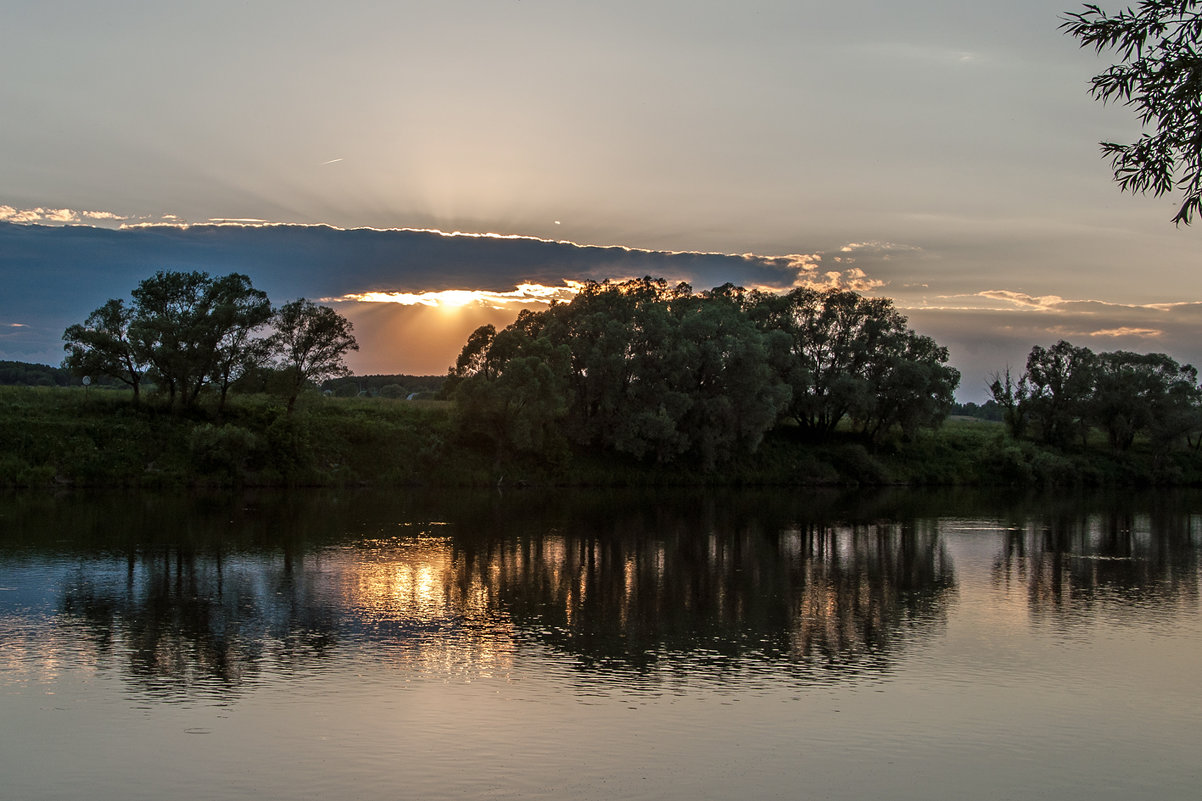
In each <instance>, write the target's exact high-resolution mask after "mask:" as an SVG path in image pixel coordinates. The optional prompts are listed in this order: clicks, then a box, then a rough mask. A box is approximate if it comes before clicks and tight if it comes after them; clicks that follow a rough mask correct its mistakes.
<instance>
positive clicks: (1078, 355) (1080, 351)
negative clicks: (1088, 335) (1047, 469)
mask: <svg viewBox="0 0 1202 801" xmlns="http://www.w3.org/2000/svg"><path fill="white" fill-rule="evenodd" d="M1096 367H1097V356H1096V355H1095V354H1094V352H1093V351H1091V350H1090V349H1089V348H1086V347H1077V346H1075V345H1072V344H1071V343H1069V342H1065V341H1064V340H1063V339H1062V340H1060V341H1059V342H1057V343H1056V344H1055V345H1053V346H1052V347H1050V348H1045V347H1042V346H1040V345H1036V346H1035V347H1033V348H1031V352H1030V354H1028V355H1027V373H1026V379H1027V382H1028V385H1029V387H1030V394H1029V396H1028V397H1027V401H1026V403H1027V407H1028V408H1029V409H1030V412H1029V415H1030V419H1031V421H1032V422H1033V423H1035V424H1037V425H1038V426H1039V430H1040V434H1041V436H1042V438H1043V441H1044V442H1046V443H1048V444H1049V445H1056V446H1058V447H1067V446H1068V445H1070V444H1071V443H1072V442H1073V441H1074V440H1076V439H1077V438H1078V437H1079V438H1080V439H1081V440H1082V442H1084V440H1085V437H1086V435H1087V434H1088V433H1089V403H1090V400H1091V399H1092V396H1093V389H1094V381H1095V378H1096V375H1097V372H1096Z"/></svg>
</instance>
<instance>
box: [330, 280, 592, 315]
mask: <svg viewBox="0 0 1202 801" xmlns="http://www.w3.org/2000/svg"><path fill="white" fill-rule="evenodd" d="M581 286H582V284H581V282H579V281H572V280H565V281H564V282H563V285H562V286H557V287H554V286H543V285H542V284H518V286H517V287H516V288H515V289H514V290H513V291H511V292H491V291H488V290H482V289H443V290H439V291H431V292H358V293H350V294H347V295H343V296H342V297H340V298H324V300H325V301H326V302H327V303H328V302H357V303H398V304H400V305H402V306H434V307H439V308H458V307H462V306H468V305H472V304H478V305H481V306H487V307H489V308H493V309H505V308H509V307H510V306H512V305H514V304H518V305H529V304H548V303H550V302H552V301H562V302H569V301H571V299H572V298H574V297H575V296H576V293H577V292H579V291H580V287H581Z"/></svg>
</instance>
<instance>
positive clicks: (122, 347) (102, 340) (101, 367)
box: [63, 299, 146, 403]
mask: <svg viewBox="0 0 1202 801" xmlns="http://www.w3.org/2000/svg"><path fill="white" fill-rule="evenodd" d="M133 321H134V312H133V309H131V308H130V307H128V306H126V305H125V302H124V301H122V300H119V299H117V300H110V301H108V302H107V303H105V304H104V305H103V306H101V307H100V308H99V309H97V310H96V311H94V312H92V313H91V314H89V315H88V318H87V320H85V321H84V322H83V324H82V325H81V324H79V323H76V324H75V325H71V326H68V327H67V330H66V331H65V332H63V340H64V341H65V344H64V345H63V349H64V350H66V351H67V356H66V358H65V359H64V360H63V366H64V367H66V368H69V369H70V370H71V371H72V372H73V373H75V374H76V375H80V376H102V375H104V376H110V377H112V378H115V379H117V380H118V381H120V382H122V383H123V384H126V385H128V386H129V387H131V388H132V389H133V391H134V402H135V403H137V402H138V399H139V398H140V388H141V386H142V377H143V374H144V373H145V372H146V365H145V363H144V362H143V361H142V359H141V358H140V357H139V355H138V353H137V351H136V349H135V347H134V343H133V341H132V340H131V339H130V325H131V324H132V323H133Z"/></svg>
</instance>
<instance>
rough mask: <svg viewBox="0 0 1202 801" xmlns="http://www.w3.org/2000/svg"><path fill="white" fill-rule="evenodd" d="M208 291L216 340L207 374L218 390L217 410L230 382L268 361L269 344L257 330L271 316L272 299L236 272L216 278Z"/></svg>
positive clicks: (220, 407) (222, 403)
mask: <svg viewBox="0 0 1202 801" xmlns="http://www.w3.org/2000/svg"><path fill="white" fill-rule="evenodd" d="M209 294H210V295H211V297H212V308H211V309H210V311H209V314H210V316H211V318H212V331H211V333H210V334H209V336H211V337H213V338H214V339H215V348H214V354H213V364H212V367H211V368H210V370H209V377H210V379H211V380H212V382H213V383H215V384H217V386H218V389H219V391H220V393H221V394H220V401H219V402H218V405H217V409H218V413H220V412H221V411H222V410H224V409H225V398H226V395H227V393H228V392H229V388H230V385H231V384H232V383H233V382H234V381H236V380H238V379H239V378H241V377H242V376H243V375H244V374H245V373H246V372H247V371H249V370H252V369H254V368H256V367H261V366H263V365H265V364H266V363H267V360H268V356H269V355H270V352H271V348H270V343H269V342H268V340H266V339H264V338H263V337H261V336H258V331H259V329H261V328H262V327H263V326H264V325H265V324H266V323H267V321H268V320H270V319H271V314H272V312H271V301H270V300H268V299H267V294H266V293H265V292H262V291H260V290H258V289H255V288H254V287H253V286H251V284H250V279H249V278H248V277H246V276H245V275H241V274H239V273H230V274H229V275H227V276H225V277H224V278H219V279H217V280H216V281H215V282H213V285H212V287H211V288H210V290H209Z"/></svg>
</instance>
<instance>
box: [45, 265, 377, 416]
mask: <svg viewBox="0 0 1202 801" xmlns="http://www.w3.org/2000/svg"><path fill="white" fill-rule="evenodd" d="M130 294H131V298H132V300H131V302H129V303H126V301H125V300H123V299H119V298H118V299H112V300H109V301H108V302H106V303H105V304H104V305H103V306H101V307H100V308H98V309H96V310H95V311H93V312H92V313H91V314H90V315H88V317H87V319H86V320H85V321H84V322H83V323H77V324H75V325H71V326H69V327H68V328H67V330H66V331H65V332H64V333H63V340H64V345H63V347H64V349H65V350H66V352H67V356H66V358H65V359H64V360H63V366H64V367H65V368H69V369H70V370H71V371H72V372H73V373H75V374H76V375H79V376H89V377H97V376H107V377H110V378H112V379H115V380H117V381H120V382H121V383H122V384H125V385H127V386H128V387H130V388H131V389H132V390H133V393H134V400H135V402H137V401H138V400H139V399H140V398H141V392H142V388H143V386H144V385H146V384H152V385H154V386H155V387H156V388H157V389H158V390H159V391H160V392H162V393H164V394H165V395H166V396H167V399H168V404H169V405H170V406H171V408H173V409H186V408H188V407H191V406H193V405H194V404H195V403H196V402H197V399H198V398H199V397H200V396H201V392H202V391H203V390H205V389H206V388H208V389H212V390H214V391H216V393H217V395H218V397H219V402H218V404H219V410H220V409H223V408H224V406H225V400H226V395H227V394H228V392H229V389H230V387H231V386H232V385H233V383H234V382H235V381H237V380H239V379H241V378H243V377H245V376H247V375H249V374H250V373H252V372H254V371H263V370H273V371H275V372H276V374H277V377H278V378H279V379H280V383H281V384H282V385H283V387H284V390H283V391H284V394H285V395H286V396H287V398H288V410H289V411H291V410H292V409H293V407H294V405H295V403H296V398H297V395H298V394H299V393H300V391H301V390H302V389H303V388H304V387H305V385H306V384H307V383H308V382H310V381H320V380H321V379H323V378H328V377H332V376H337V375H346V374H348V373H349V372H350V371H349V370H348V369H347V367H346V365H345V364H343V361H342V359H343V356H345V354H346V353H347V352H348V351H351V350H358V348H359V346H358V344H357V343H356V342H355V338H354V335H353V334H352V326H351V323H350V321H348V320H347V319H346V318H344V317H343V316H342V315H340V314H338V313H337V312H336V311H334V310H333V309H331V308H330V307H328V306H320V305H317V304H315V303H313V302H312V301H309V300H306V299H304V298H300V299H299V300H294V301H292V302H290V303H285V304H284V305H282V306H280V307H278V308H273V307H272V305H271V302H270V300H269V299H268V297H267V294H266V293H264V292H263V291H261V290H258V289H255V288H254V286H253V285H252V284H251V281H250V278H248V277H247V276H245V275H242V274H240V273H230V274H229V275H226V276H222V277H217V278H215V277H212V276H210V275H209V274H208V273H205V272H195V271H193V272H173V271H167V270H160V271H159V272H157V273H155V275H153V276H151V277H150V278H147V279H145V280H143V281H142V282H141V283H139V284H138V286H137V287H136V288H135V289H134V290H133V291H132V292H131V293H130Z"/></svg>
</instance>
